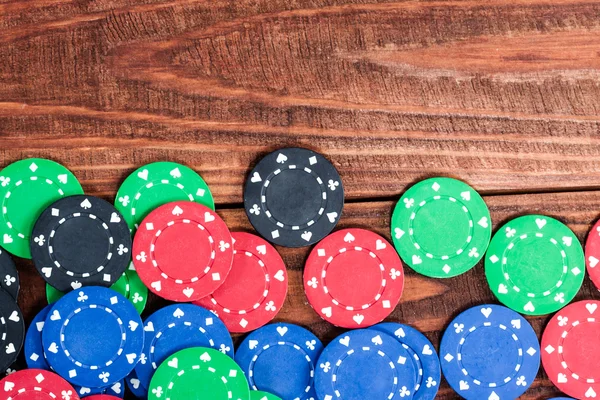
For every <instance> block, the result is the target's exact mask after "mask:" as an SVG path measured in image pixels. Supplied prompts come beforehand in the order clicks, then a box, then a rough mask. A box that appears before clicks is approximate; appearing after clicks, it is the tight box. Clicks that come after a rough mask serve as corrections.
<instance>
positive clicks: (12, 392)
mask: <svg viewBox="0 0 600 400" xmlns="http://www.w3.org/2000/svg"><path fill="white" fill-rule="evenodd" d="M0 388H2V396H3V397H2V398H3V399H5V400H57V399H60V400H67V399H68V400H79V396H78V395H77V392H76V391H75V389H73V387H72V386H71V385H70V384H69V382H67V381H66V380H64V379H63V378H61V377H60V376H58V375H56V374H55V373H53V372H50V371H44V370H41V369H24V370H21V371H17V372H15V373H12V374H10V375H8V376H7V377H5V378H4V379H2V380H0ZM4 396H5V397H4Z"/></svg>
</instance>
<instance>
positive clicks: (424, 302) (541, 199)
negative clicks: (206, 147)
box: [18, 192, 600, 400]
mask: <svg viewBox="0 0 600 400" xmlns="http://www.w3.org/2000/svg"><path fill="white" fill-rule="evenodd" d="M485 201H486V202H487V204H488V206H489V207H490V211H491V215H492V221H493V223H494V229H497V227H498V225H501V224H503V223H504V222H506V221H507V220H509V219H512V218H515V217H517V216H520V215H523V214H528V213H540V214H546V215H549V216H552V217H555V218H558V219H559V220H561V221H563V222H565V223H566V224H568V225H569V227H570V228H571V229H573V231H574V232H575V233H576V235H577V237H578V238H579V239H580V240H581V241H582V242H583V241H584V240H585V237H586V235H587V232H588V230H589V229H590V228H591V226H592V224H593V222H594V221H595V220H596V219H597V218H598V214H599V210H600V192H580V193H560V194H538V195H510V196H488V197H485ZM393 206H394V203H393V202H390V201H384V202H360V203H352V204H347V205H346V207H345V209H344V214H343V217H342V219H341V222H340V226H339V227H340V228H344V227H360V228H365V229H371V230H373V231H375V232H377V233H379V234H381V235H383V236H385V237H386V238H387V239H388V240H390V239H391V238H390V234H389V224H390V214H391V210H392V209H393ZM218 212H219V214H220V215H221V216H222V217H223V218H224V219H225V222H226V223H227V224H228V226H229V227H230V228H231V229H232V230H236V231H237V230H245V231H251V227H250V225H249V223H248V220H247V218H246V216H245V214H244V211H243V210H241V209H225V210H219V211H218ZM278 250H279V251H280V253H281V255H282V257H283V259H284V261H285V263H286V265H287V268H288V271H289V279H290V287H289V294H288V297H287V299H286V302H285V305H284V307H283V309H282V310H281V312H280V313H279V315H278V317H277V319H276V320H278V321H285V322H291V323H296V324H301V325H304V326H306V327H308V328H309V329H311V330H312V331H313V332H315V334H317V335H318V336H319V337H320V338H321V339H322V340H324V341H326V342H327V341H329V340H331V339H332V338H334V337H335V336H336V335H338V334H340V333H342V332H343V331H344V330H343V329H339V328H335V327H333V326H332V325H330V324H328V323H326V322H324V321H323V320H321V319H320V317H319V316H318V315H317V314H316V313H315V312H314V311H313V310H312V309H311V307H310V305H309V304H308V302H307V300H306V296H305V295H304V287H303V279H302V269H303V265H304V261H305V259H306V257H307V255H308V253H309V251H310V248H301V249H289V248H281V247H279V248H278ZM18 264H19V265H18V267H19V270H20V274H21V280H22V282H23V287H22V290H21V294H20V297H19V304H20V305H21V307H22V308H23V312H24V314H25V318H26V320H27V321H30V320H31V319H32V318H33V316H34V315H35V313H36V312H37V311H39V310H40V309H41V308H42V307H43V306H44V304H45V297H44V283H43V280H42V278H41V277H40V276H39V275H38V274H37V271H35V268H34V267H33V266H32V265H31V263H30V262H28V261H24V260H19V262H18ZM405 272H406V288H405V292H404V294H403V296H402V299H401V301H400V304H399V305H398V306H397V307H396V309H395V310H394V312H393V313H392V315H391V316H390V318H389V320H391V321H400V322H402V323H408V324H411V325H413V326H415V327H417V328H418V329H420V330H421V331H423V332H425V334H426V335H427V336H428V337H429V338H430V339H431V340H432V341H433V343H434V344H435V346H436V348H439V340H440V338H441V334H442V333H443V331H444V329H445V327H446V326H447V325H448V323H449V322H450V320H451V319H452V318H453V317H455V316H456V315H457V314H458V313H459V312H460V311H462V310H465V309H467V308H469V307H471V306H474V305H477V304H483V303H487V302H493V303H497V301H496V300H495V298H494V296H493V294H492V293H491V291H490V290H489V288H488V285H487V281H486V279H485V274H484V269H483V265H482V264H481V263H480V264H479V265H477V266H476V267H475V268H474V269H472V270H471V271H469V272H468V273H466V274H463V275H461V276H458V277H455V278H451V279H430V278H426V277H424V276H421V275H418V274H416V273H414V272H413V271H412V270H411V269H409V268H406V269H405ZM590 298H594V299H600V293H599V292H598V291H597V290H596V289H594V288H593V286H592V284H591V282H590V281H589V279H587V278H586V281H585V284H584V286H583V288H582V290H581V291H580V292H579V294H578V296H577V298H576V299H577V300H581V299H590ZM165 304H166V302H165V301H164V300H162V299H159V298H157V297H155V296H152V297H151V298H150V301H149V304H148V308H147V310H146V312H145V315H148V313H150V312H151V311H153V310H155V309H157V308H159V307H162V306H164V305H165ZM549 319H550V318H549V316H540V317H528V320H529V321H530V322H531V323H532V325H533V327H534V328H535V330H536V332H537V333H538V335H539V334H541V332H542V330H543V327H544V326H545V324H546V323H547V321H548V320H549ZM237 340H238V342H239V336H238V337H237ZM557 393H558V392H557V391H556V389H555V388H554V387H553V385H552V384H551V382H550V381H549V380H548V379H547V377H546V375H545V374H544V373H543V372H542V371H540V373H539V375H538V379H537V380H536V381H535V383H534V384H533V386H532V388H530V389H529V390H528V391H527V394H526V395H524V396H523V397H522V399H527V400H533V399H536V400H542V399H546V398H549V397H551V395H554V394H557ZM439 398H440V399H456V398H458V397H457V396H456V394H455V393H454V392H453V391H452V390H451V389H450V388H449V387H448V386H447V384H445V383H444V384H443V386H442V389H441V391H440V396H439Z"/></svg>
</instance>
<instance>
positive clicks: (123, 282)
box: [46, 263, 148, 315]
mask: <svg viewBox="0 0 600 400" xmlns="http://www.w3.org/2000/svg"><path fill="white" fill-rule="evenodd" d="M110 289H111V290H114V291H115V292H117V293H120V294H122V295H123V296H125V298H126V299H127V300H129V301H130V302H131V303H132V304H133V306H134V307H135V309H136V310H137V312H138V314H140V315H141V314H142V312H143V311H144V309H145V308H146V303H147V301H148V288H147V287H146V285H144V283H143V282H142V281H141V280H140V277H139V276H138V274H137V272H136V271H135V267H134V265H133V263H129V268H127V270H126V271H125V272H123V274H122V275H121V277H120V278H119V279H117V281H116V282H115V283H113V284H112V286H111V287H110ZM64 295H65V293H64V292H61V291H60V290H57V289H55V288H53V287H52V286H50V285H49V284H46V299H47V300H48V304H52V303H54V302H56V301H57V300H58V299H60V298H61V297H63V296H64Z"/></svg>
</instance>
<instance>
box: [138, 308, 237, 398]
mask: <svg viewBox="0 0 600 400" xmlns="http://www.w3.org/2000/svg"><path fill="white" fill-rule="evenodd" d="M144 337H145V340H144V351H143V354H142V357H141V359H140V362H139V363H138V365H137V366H136V367H135V373H136V374H137V378H138V379H139V380H140V382H141V384H142V385H143V386H144V387H149V386H150V380H151V379H152V375H154V371H156V369H157V368H158V366H159V365H160V364H161V363H162V362H163V361H164V360H165V359H166V358H168V357H170V356H171V355H173V354H174V353H177V352H178V351H180V350H183V349H187V348H190V347H210V348H213V349H216V350H219V351H221V352H222V353H224V354H227V355H228V356H229V357H231V358H233V341H232V339H231V335H230V334H229V331H228V330H227V327H226V326H225V324H224V323H223V322H222V321H221V320H220V319H219V318H218V317H217V316H216V315H215V314H213V313H212V312H210V311H208V310H207V309H205V308H202V307H200V306H197V305H194V304H186V303H180V304H173V305H171V306H167V307H164V308H162V309H160V310H158V311H156V312H155V313H154V314H152V315H150V316H149V317H148V318H147V319H146V321H145V322H144Z"/></svg>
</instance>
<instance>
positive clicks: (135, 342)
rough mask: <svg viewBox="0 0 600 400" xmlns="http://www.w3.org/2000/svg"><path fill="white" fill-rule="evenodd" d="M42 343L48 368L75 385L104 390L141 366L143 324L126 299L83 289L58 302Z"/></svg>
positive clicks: (100, 290) (98, 289)
mask: <svg viewBox="0 0 600 400" xmlns="http://www.w3.org/2000/svg"><path fill="white" fill-rule="evenodd" d="M98 332H102V334H98ZM42 343H43V345H44V352H45V354H46V359H47V361H48V364H49V365H50V366H51V367H52V369H53V370H55V371H56V372H57V373H58V374H60V375H61V376H63V377H65V378H66V379H68V380H69V381H70V382H71V383H73V384H76V385H79V386H84V387H106V386H110V385H112V384H114V383H116V382H119V381H121V380H122V379H124V378H125V377H126V376H127V375H128V374H129V373H130V372H131V371H132V370H133V368H134V367H135V365H136V364H137V362H138V361H139V359H140V355H141V353H142V348H143V345H144V333H143V326H142V320H141V319H140V316H139V315H138V313H137V311H136V309H135V307H133V305H132V304H131V303H130V302H129V301H128V300H127V299H126V298H125V297H123V296H122V295H120V294H118V293H116V292H114V291H112V290H110V289H108V288H104V287H99V286H90V287H84V288H81V289H78V290H76V291H73V292H70V293H68V294H66V295H65V296H64V297H63V298H62V299H60V300H59V301H57V302H56V303H54V305H53V307H52V309H51V310H50V312H49V314H48V316H47V318H46V321H45V324H44V327H43V330H42Z"/></svg>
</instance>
